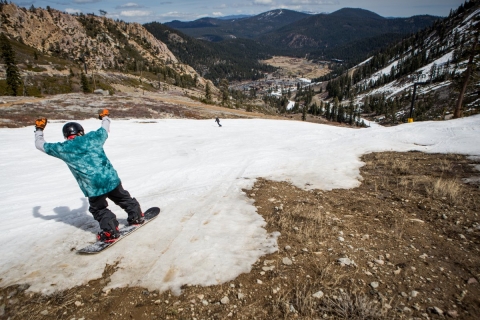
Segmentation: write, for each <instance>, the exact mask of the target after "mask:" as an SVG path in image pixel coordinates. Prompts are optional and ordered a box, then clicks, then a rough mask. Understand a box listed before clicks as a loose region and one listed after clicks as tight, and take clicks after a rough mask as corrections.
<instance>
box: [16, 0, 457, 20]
mask: <svg viewBox="0 0 480 320" xmlns="http://www.w3.org/2000/svg"><path fill="white" fill-rule="evenodd" d="M12 2H13V3H15V4H17V5H19V6H22V7H27V8H29V7H30V6H31V5H32V4H33V5H34V6H35V7H41V8H46V7H47V6H50V7H51V8H54V9H57V10H61V11H65V12H69V13H75V12H78V13H80V12H82V13H95V14H97V15H99V10H104V11H106V12H107V16H108V17H110V18H113V19H120V20H123V21H127V22H139V23H146V22H152V21H158V22H168V21H172V20H181V21H192V20H195V19H199V18H202V17H222V16H228V15H238V14H248V15H254V14H259V13H262V12H266V11H269V10H273V9H280V8H285V9H291V10H295V11H303V12H312V13H320V12H327V13H329V12H333V11H336V10H338V9H341V8H346V7H348V8H362V9H367V10H370V11H373V12H375V13H377V14H379V15H381V16H384V17H410V16H413V15H419V14H430V15H436V16H447V15H448V14H449V12H450V9H456V8H458V6H459V5H460V4H462V3H463V2H464V1H463V0H137V1H134V0H133V1H113V0H31V1H28V0H13V1H12Z"/></svg>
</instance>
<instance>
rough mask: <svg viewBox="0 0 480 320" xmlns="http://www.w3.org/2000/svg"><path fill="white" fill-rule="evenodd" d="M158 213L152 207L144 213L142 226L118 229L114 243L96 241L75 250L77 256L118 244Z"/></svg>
mask: <svg viewBox="0 0 480 320" xmlns="http://www.w3.org/2000/svg"><path fill="white" fill-rule="evenodd" d="M159 213H160V208H157V207H152V208H150V209H148V210H147V211H145V213H144V214H145V217H144V218H145V222H144V223H143V224H139V225H134V226H125V227H122V228H120V230H119V231H120V238H118V239H117V240H116V241H115V242H103V241H97V242H95V243H92V244H90V245H88V246H86V247H85V248H82V249H80V250H77V253H79V254H94V253H99V252H101V251H103V250H105V249H107V248H109V247H111V246H113V245H114V244H115V243H117V242H119V241H120V240H122V239H123V238H125V237H126V236H128V235H129V234H131V233H132V232H134V231H137V230H138V229H140V228H141V227H143V226H144V225H146V224H147V223H149V222H150V221H152V220H153V219H155V218H156V217H157V216H158V214H159Z"/></svg>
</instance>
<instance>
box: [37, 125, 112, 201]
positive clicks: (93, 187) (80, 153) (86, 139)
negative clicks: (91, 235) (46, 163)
mask: <svg viewBox="0 0 480 320" xmlns="http://www.w3.org/2000/svg"><path fill="white" fill-rule="evenodd" d="M39 131H40V130H38V131H37V132H39ZM40 132H41V138H42V140H43V131H40ZM39 135H40V134H39ZM107 138H108V132H107V130H106V129H105V128H103V127H100V129H98V130H97V131H91V132H89V133H87V134H85V135H84V136H77V137H75V138H74V139H72V140H66V141H64V142H57V143H44V144H43V149H44V151H45V153H46V154H48V155H51V156H53V157H56V158H59V159H61V160H63V161H64V162H65V163H66V164H67V166H68V168H69V169H70V171H71V172H72V174H73V176H74V177H75V179H76V180H77V182H78V185H79V186H80V189H82V191H83V194H84V195H85V196H86V197H96V196H100V195H102V194H106V193H108V192H110V191H112V190H113V189H115V188H116V187H117V186H118V185H119V184H120V178H119V177H118V174H117V171H115V169H114V168H113V166H112V164H111V163H110V160H108V158H107V155H106V154H105V151H104V150H103V144H104V143H105V141H106V140H107Z"/></svg>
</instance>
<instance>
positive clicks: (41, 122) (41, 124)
mask: <svg viewBox="0 0 480 320" xmlns="http://www.w3.org/2000/svg"><path fill="white" fill-rule="evenodd" d="M46 126H47V118H40V119H37V120H35V129H36V130H43V129H45V127H46Z"/></svg>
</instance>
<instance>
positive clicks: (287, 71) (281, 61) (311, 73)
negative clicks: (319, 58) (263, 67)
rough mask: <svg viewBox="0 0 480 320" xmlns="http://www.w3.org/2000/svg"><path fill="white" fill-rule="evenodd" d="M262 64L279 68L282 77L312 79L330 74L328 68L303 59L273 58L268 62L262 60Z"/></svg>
mask: <svg viewBox="0 0 480 320" xmlns="http://www.w3.org/2000/svg"><path fill="white" fill-rule="evenodd" d="M262 63H264V64H268V65H271V66H274V67H278V68H281V70H280V71H279V73H280V74H282V75H283V76H296V77H297V76H298V77H304V78H309V79H314V78H319V77H321V76H324V75H326V74H328V73H330V70H329V69H328V66H326V65H325V66H324V65H321V64H317V63H313V62H312V61H310V60H307V59H303V58H294V57H283V56H275V57H273V58H271V59H269V60H263V61H262Z"/></svg>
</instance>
